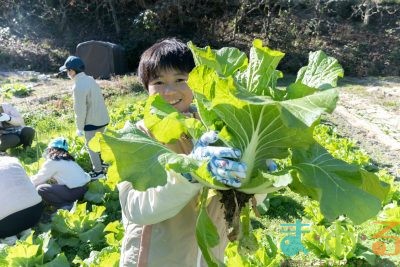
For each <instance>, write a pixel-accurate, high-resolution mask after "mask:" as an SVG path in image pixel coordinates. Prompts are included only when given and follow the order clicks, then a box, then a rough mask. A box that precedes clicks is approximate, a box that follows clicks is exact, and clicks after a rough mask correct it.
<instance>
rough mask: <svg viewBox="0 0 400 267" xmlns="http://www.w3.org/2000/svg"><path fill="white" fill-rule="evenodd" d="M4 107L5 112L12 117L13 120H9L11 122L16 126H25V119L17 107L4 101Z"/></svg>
mask: <svg viewBox="0 0 400 267" xmlns="http://www.w3.org/2000/svg"><path fill="white" fill-rule="evenodd" d="M3 109H4V113H7V114H8V115H10V117H11V120H10V121H8V123H9V124H11V125H14V126H24V119H23V118H22V116H21V114H20V113H19V112H18V110H17V109H16V108H14V107H13V106H12V105H11V104H8V103H3Z"/></svg>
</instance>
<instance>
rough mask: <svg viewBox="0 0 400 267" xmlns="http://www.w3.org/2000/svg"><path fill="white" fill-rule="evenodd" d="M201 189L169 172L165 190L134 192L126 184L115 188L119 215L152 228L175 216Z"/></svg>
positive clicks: (128, 184)
mask: <svg viewBox="0 0 400 267" xmlns="http://www.w3.org/2000/svg"><path fill="white" fill-rule="evenodd" d="M202 187H203V186H202V185H201V184H200V183H190V182H188V181H187V180H186V178H184V177H183V176H182V175H180V174H177V173H174V172H172V171H170V172H168V179H167V183H166V184H165V185H164V186H158V187H155V188H149V189H147V190H146V191H144V192H142V191H137V190H135V189H133V188H132V184H131V183H129V182H122V183H120V184H118V190H119V196H120V202H121V208H122V212H123V213H124V215H125V217H126V218H127V220H129V221H131V222H133V223H134V224H138V225H147V224H155V223H158V222H162V221H164V220H167V219H169V218H172V217H173V216H175V215H176V214H178V213H179V212H180V211H181V210H182V209H183V208H184V207H185V206H186V205H187V204H188V203H189V202H190V201H191V200H192V199H193V198H194V197H195V196H197V195H198V193H199V191H200V189H201V188H202Z"/></svg>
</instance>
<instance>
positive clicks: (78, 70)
mask: <svg viewBox="0 0 400 267" xmlns="http://www.w3.org/2000/svg"><path fill="white" fill-rule="evenodd" d="M69 70H73V71H75V74H78V73H81V72H83V71H84V70H85V69H69Z"/></svg>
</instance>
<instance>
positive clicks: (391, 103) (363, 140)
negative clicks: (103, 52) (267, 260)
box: [0, 72, 400, 179]
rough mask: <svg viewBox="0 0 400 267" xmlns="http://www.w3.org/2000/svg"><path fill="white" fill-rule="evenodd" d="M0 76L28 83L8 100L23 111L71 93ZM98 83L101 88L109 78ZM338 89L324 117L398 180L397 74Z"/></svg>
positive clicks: (24, 77) (60, 85) (66, 86)
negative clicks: (27, 91)
mask: <svg viewBox="0 0 400 267" xmlns="http://www.w3.org/2000/svg"><path fill="white" fill-rule="evenodd" d="M32 77H34V79H32ZM0 78H1V79H10V80H17V81H21V82H25V83H27V84H30V86H31V88H32V90H33V91H32V94H31V96H29V97H25V98H12V99H10V100H7V101H9V102H12V103H14V104H15V105H16V106H19V108H20V109H22V110H26V109H29V108H30V107H31V106H32V105H34V104H37V103H40V104H45V103H46V102H47V101H51V99H59V98H61V97H62V96H63V95H67V94H70V93H71V85H72V83H71V81H70V80H69V79H54V77H51V76H48V75H40V74H38V73H34V72H21V73H13V74H10V73H5V72H0ZM30 81H33V82H30ZM99 83H100V84H101V85H102V87H104V86H106V85H107V83H108V84H109V83H110V81H99ZM339 89H340V99H339V102H338V105H337V108H336V109H335V111H334V112H333V114H330V115H328V116H327V119H328V120H329V121H330V122H331V123H333V124H334V125H336V126H337V130H338V133H339V134H340V135H342V136H345V137H348V138H351V139H352V140H354V141H355V142H356V143H357V145H358V146H359V147H360V148H361V149H362V150H364V151H365V152H367V154H368V155H370V157H371V158H372V160H373V161H374V163H375V164H376V165H378V166H379V167H380V168H385V169H387V170H388V171H389V172H390V173H391V174H393V175H394V176H395V177H397V179H400V77H385V78H382V77H379V78H378V77H367V78H362V79H360V78H345V79H343V80H342V81H340V82H339Z"/></svg>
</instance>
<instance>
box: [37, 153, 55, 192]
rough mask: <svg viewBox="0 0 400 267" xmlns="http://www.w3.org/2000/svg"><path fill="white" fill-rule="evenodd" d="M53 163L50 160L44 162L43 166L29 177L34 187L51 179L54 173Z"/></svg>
mask: <svg viewBox="0 0 400 267" xmlns="http://www.w3.org/2000/svg"><path fill="white" fill-rule="evenodd" d="M53 163H54V162H53V161H52V160H50V159H48V160H46V161H45V162H44V163H43V166H42V167H41V168H40V170H39V172H38V173H37V174H36V175H34V176H32V177H31V181H32V183H33V184H34V185H35V186H38V185H40V184H43V183H45V182H46V181H47V180H49V179H50V178H52V177H53V175H54V174H55V173H56V169H55V166H54V164H53Z"/></svg>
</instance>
